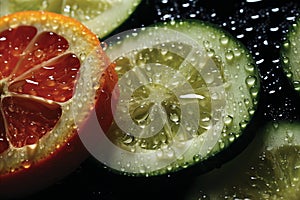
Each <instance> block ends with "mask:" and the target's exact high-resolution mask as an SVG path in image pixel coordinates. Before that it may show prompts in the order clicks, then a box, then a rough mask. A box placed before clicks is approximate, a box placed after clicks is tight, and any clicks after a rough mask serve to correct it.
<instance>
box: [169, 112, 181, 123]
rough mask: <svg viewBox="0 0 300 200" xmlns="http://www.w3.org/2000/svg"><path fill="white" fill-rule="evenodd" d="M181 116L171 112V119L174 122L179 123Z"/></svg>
mask: <svg viewBox="0 0 300 200" xmlns="http://www.w3.org/2000/svg"><path fill="white" fill-rule="evenodd" d="M179 119H180V118H179V116H178V114H176V113H170V120H171V121H172V122H174V123H176V124H177V123H178V122H179Z"/></svg>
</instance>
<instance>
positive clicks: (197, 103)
mask: <svg viewBox="0 0 300 200" xmlns="http://www.w3.org/2000/svg"><path fill="white" fill-rule="evenodd" d="M107 43H108V48H107V50H106V53H107V55H108V56H109V57H110V59H111V60H112V61H113V62H115V63H116V71H117V73H118V76H119V84H118V87H119V92H120V97H119V99H120V100H119V102H118V105H117V107H116V111H115V112H116V113H115V122H114V124H113V125H112V127H111V128H110V131H109V133H107V136H108V137H109V139H110V140H111V141H112V143H113V144H114V145H116V146H118V147H119V148H120V149H122V150H124V152H122V154H120V155H118V153H117V152H111V153H110V155H111V158H113V159H111V160H113V161H111V160H110V161H109V162H110V164H111V165H109V167H111V168H112V169H114V170H115V171H118V172H122V173H124V174H130V175H137V176H152V175H161V174H166V173H171V172H175V171H178V170H181V169H184V168H187V167H189V166H192V165H194V164H197V163H201V162H202V161H204V160H206V159H208V158H210V157H213V156H214V155H216V154H217V153H219V152H221V151H222V150H223V149H226V148H227V147H229V146H230V144H231V143H232V142H234V141H236V139H237V138H239V136H240V135H241V134H242V133H243V130H244V128H245V127H246V126H247V124H248V123H249V121H250V120H251V118H252V116H253V114H254V112H255V109H256V104H257V99H258V91H259V80H258V76H257V71H256V67H255V65H254V62H253V60H252V58H251V56H250V54H249V53H248V51H247V50H246V49H245V48H244V46H243V45H241V43H239V42H238V41H236V40H235V39H234V38H233V37H231V36H230V35H229V34H228V33H225V32H224V31H222V30H220V29H219V28H216V27H214V26H212V25H211V24H207V23H203V22H200V21H184V22H182V21H181V22H179V21H178V22H170V23H167V24H159V25H158V26H155V27H147V28H145V29H142V30H139V31H136V32H134V33H123V35H122V36H120V37H117V39H116V40H114V42H112V43H110V42H107ZM116 118H117V119H116ZM125 152H128V153H125Z"/></svg>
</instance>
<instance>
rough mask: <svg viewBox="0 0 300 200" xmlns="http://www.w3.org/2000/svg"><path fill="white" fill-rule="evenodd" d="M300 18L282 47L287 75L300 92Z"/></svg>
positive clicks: (282, 56)
mask: <svg viewBox="0 0 300 200" xmlns="http://www.w3.org/2000/svg"><path fill="white" fill-rule="evenodd" d="M299 27H300V18H298V19H297V20H296V21H295V23H293V24H292V26H291V27H290V29H289V31H288V33H287V35H286V37H285V40H284V41H283V44H282V47H281V61H282V64H283V69H284V72H285V74H286V76H287V77H288V78H289V80H290V81H291V83H292V84H293V86H294V89H295V90H296V91H297V92H298V93H300V67H299V66H300V51H299V49H300V28H299Z"/></svg>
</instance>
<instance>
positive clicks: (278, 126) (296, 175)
mask: <svg viewBox="0 0 300 200" xmlns="http://www.w3.org/2000/svg"><path fill="white" fill-rule="evenodd" d="M299 132H300V123H299V122H294V123H291V122H285V121H282V122H279V123H269V124H268V125H266V126H265V127H264V128H263V129H262V130H260V132H259V133H258V134H257V137H256V138H255V139H254V140H253V142H252V143H251V144H250V145H249V146H248V147H247V149H246V150H245V151H244V152H243V153H241V154H240V155H239V156H237V157H236V158H235V159H233V160H232V161H230V162H228V163H226V164H224V165H223V166H222V167H221V168H220V169H217V170H214V171H211V172H210V173H208V174H205V175H202V176H199V177H197V179H196V181H195V182H194V183H193V186H192V189H191V190H192V191H191V192H190V194H191V195H187V197H186V199H187V200H192V199H195V200H196V199H197V200H199V199H201V200H202V199H211V200H212V199H218V200H219V199H261V200H263V199H291V200H292V199H295V200H296V199H299V197H300V136H299Z"/></svg>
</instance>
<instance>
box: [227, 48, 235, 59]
mask: <svg viewBox="0 0 300 200" xmlns="http://www.w3.org/2000/svg"><path fill="white" fill-rule="evenodd" d="M225 58H226V59H227V61H232V60H233V58H234V54H233V52H232V51H231V50H229V51H226V53H225Z"/></svg>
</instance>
